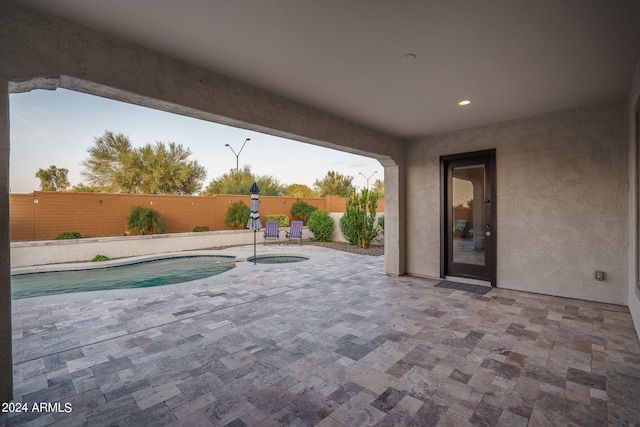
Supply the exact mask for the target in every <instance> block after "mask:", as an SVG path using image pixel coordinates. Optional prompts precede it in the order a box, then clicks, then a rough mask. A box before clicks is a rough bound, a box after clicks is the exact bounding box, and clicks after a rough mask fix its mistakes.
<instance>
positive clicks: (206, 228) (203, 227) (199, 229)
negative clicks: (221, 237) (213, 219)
mask: <svg viewBox="0 0 640 427" xmlns="http://www.w3.org/2000/svg"><path fill="white" fill-rule="evenodd" d="M191 231H192V232H194V233H200V232H203V231H209V226H208V225H196V226H195V227H193V230H191Z"/></svg>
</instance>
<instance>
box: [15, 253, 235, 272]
mask: <svg viewBox="0 0 640 427" xmlns="http://www.w3.org/2000/svg"><path fill="white" fill-rule="evenodd" d="M194 256H218V257H224V258H233V260H234V262H235V261H239V259H238V257H237V256H236V255H233V254H230V253H228V252H223V251H217V250H216V251H209V250H204V251H203V250H198V251H183V252H168V253H163V254H154V255H139V256H135V257H126V258H116V259H110V260H107V261H98V262H92V261H84V262H69V263H63V264H44V265H34V266H29V267H16V268H12V269H11V275H12V276H14V275H21V274H30V273H50V272H55V271H74V270H96V269H99V268H108V267H120V266H124V265H131V264H137V263H141V262H147V261H159V260H163V259H172V258H183V257H194Z"/></svg>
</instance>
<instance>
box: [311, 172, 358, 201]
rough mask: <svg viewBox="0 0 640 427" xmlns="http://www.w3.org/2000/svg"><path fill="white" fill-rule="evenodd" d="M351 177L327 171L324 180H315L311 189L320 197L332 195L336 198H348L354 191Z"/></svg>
mask: <svg viewBox="0 0 640 427" xmlns="http://www.w3.org/2000/svg"><path fill="white" fill-rule="evenodd" d="M352 182H353V177H352V176H347V175H342V174H341V173H338V172H336V171H329V172H327V174H326V175H325V177H324V178H322V179H320V180H316V182H314V183H313V187H314V189H315V190H316V192H317V193H318V194H319V195H320V197H324V196H326V195H329V194H332V195H336V196H342V197H348V196H349V194H350V193H351V192H352V191H354V190H355V187H354V186H353V184H352Z"/></svg>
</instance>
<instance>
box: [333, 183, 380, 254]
mask: <svg viewBox="0 0 640 427" xmlns="http://www.w3.org/2000/svg"><path fill="white" fill-rule="evenodd" d="M377 207H378V195H377V194H375V193H372V192H370V191H369V190H367V189H366V188H365V189H363V190H362V191H361V192H360V194H358V193H355V192H354V193H352V194H351V196H349V198H348V199H347V203H346V211H345V213H344V215H343V216H342V218H340V223H339V225H340V230H341V231H342V234H344V237H345V239H347V242H349V243H350V244H352V245H354V246H357V247H359V248H363V249H364V248H368V247H369V246H370V245H371V242H372V241H373V239H375V238H376V237H377V236H378V233H379V232H380V227H378V226H377V225H376V208H377Z"/></svg>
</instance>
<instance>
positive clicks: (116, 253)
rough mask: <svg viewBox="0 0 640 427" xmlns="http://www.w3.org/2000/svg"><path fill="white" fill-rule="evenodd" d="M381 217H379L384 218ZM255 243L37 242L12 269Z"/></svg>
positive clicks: (238, 235)
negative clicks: (97, 257)
mask: <svg viewBox="0 0 640 427" xmlns="http://www.w3.org/2000/svg"><path fill="white" fill-rule="evenodd" d="M342 215H343V214H342V213H331V214H330V216H331V218H333V221H334V224H333V234H332V240H333V241H334V242H346V239H345V238H344V235H343V234H342V232H341V231H340V227H339V223H340V218H341V217H342ZM380 215H381V214H378V216H380ZM288 229H289V228H288V227H281V228H280V238H281V239H282V240H283V241H284V237H285V232H286V231H287V230H288ZM262 236H263V233H262V231H258V232H257V234H256V237H257V242H258V244H262V241H263V238H262ZM311 237H313V233H312V232H310V231H309V229H308V228H307V227H304V228H303V231H302V238H303V240H309V239H310V238H311ZM252 243H253V232H252V231H251V230H220V231H205V232H201V233H169V234H152V235H148V236H113V237H87V238H82V239H73V240H36V241H31V242H13V243H11V268H18V267H30V266H34V265H45V264H59V263H64V262H83V261H91V260H92V259H93V257H95V256H96V255H105V256H107V257H109V258H122V257H132V256H141V255H154V254H162V253H167V252H181V251H193V250H200V249H208V248H215V247H220V246H235V245H250V244H252Z"/></svg>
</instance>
